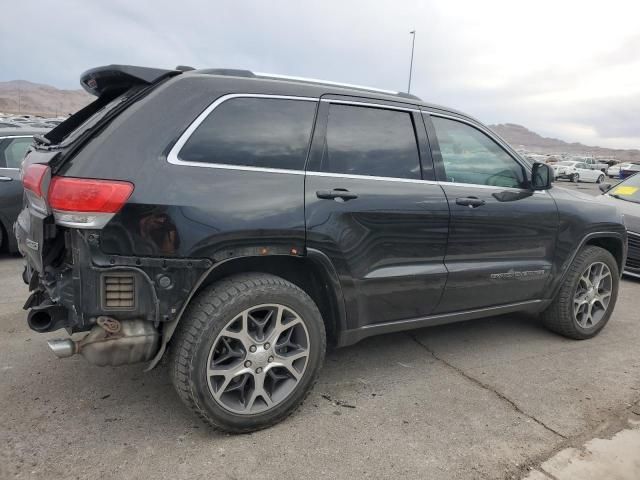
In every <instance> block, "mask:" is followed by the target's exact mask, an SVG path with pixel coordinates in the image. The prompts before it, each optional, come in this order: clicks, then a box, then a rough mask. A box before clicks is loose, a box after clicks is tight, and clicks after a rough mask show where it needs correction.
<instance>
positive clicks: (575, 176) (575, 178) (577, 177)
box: [571, 173, 580, 183]
mask: <svg viewBox="0 0 640 480" xmlns="http://www.w3.org/2000/svg"><path fill="white" fill-rule="evenodd" d="M571 181H572V182H573V183H578V182H579V181H580V175H579V174H577V173H574V174H573V175H571Z"/></svg>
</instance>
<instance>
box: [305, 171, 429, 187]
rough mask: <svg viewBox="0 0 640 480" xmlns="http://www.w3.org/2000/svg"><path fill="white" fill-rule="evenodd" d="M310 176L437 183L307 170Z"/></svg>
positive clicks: (416, 179)
mask: <svg viewBox="0 0 640 480" xmlns="http://www.w3.org/2000/svg"><path fill="white" fill-rule="evenodd" d="M306 173H307V175H309V176H310V177H330V178H352V179H354V180H374V181H377V182H397V183H425V184H428V185H438V184H439V182H437V181H435V180H422V179H420V178H400V177H376V176H373V175H357V174H351V173H334V172H316V171H313V170H308V171H307V172H306Z"/></svg>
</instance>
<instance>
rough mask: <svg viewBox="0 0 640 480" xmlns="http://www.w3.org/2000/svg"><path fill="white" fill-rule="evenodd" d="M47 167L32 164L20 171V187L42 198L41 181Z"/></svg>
mask: <svg viewBox="0 0 640 480" xmlns="http://www.w3.org/2000/svg"><path fill="white" fill-rule="evenodd" d="M47 170H49V167H47V166H46V165H43V164H41V163H32V164H31V165H29V166H27V168H26V169H25V170H23V171H22V185H23V186H24V188H26V189H27V190H30V191H32V192H33V193H35V194H36V195H37V196H39V197H42V181H43V180H44V177H45V175H46V174H47Z"/></svg>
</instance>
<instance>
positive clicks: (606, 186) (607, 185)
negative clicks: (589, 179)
mask: <svg viewBox="0 0 640 480" xmlns="http://www.w3.org/2000/svg"><path fill="white" fill-rule="evenodd" d="M611 187H613V185H611V184H610V183H601V184H600V185H598V188H599V189H600V191H601V192H602V193H607V192H608V191H609V190H611Z"/></svg>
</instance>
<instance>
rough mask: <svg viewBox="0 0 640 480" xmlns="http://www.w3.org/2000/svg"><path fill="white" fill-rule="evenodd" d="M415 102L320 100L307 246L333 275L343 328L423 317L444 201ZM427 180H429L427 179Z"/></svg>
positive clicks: (430, 300)
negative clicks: (408, 104)
mask: <svg viewBox="0 0 640 480" xmlns="http://www.w3.org/2000/svg"><path fill="white" fill-rule="evenodd" d="M421 163H422V164H423V165H425V170H426V172H427V173H426V175H427V176H428V175H432V174H433V167H432V161H431V157H430V153H429V148H428V143H427V137H426V131H425V127H424V123H423V120H422V117H421V115H420V112H418V111H417V110H416V109H413V110H412V109H410V108H405V107H401V106H391V105H375V106H374V105H371V104H362V103H359V102H347V101H344V100H343V101H340V100H335V99H333V100H328V99H323V100H322V102H321V108H320V112H319V116H318V121H317V123H316V129H315V134H314V140H313V145H312V150H311V155H310V159H309V164H308V168H307V172H306V181H305V216H306V228H307V247H308V248H313V249H316V250H320V251H322V252H323V253H324V254H326V255H327V256H328V257H329V258H330V259H331V261H332V263H333V265H334V266H335V268H336V270H337V273H338V275H339V278H340V281H341V284H342V288H343V293H344V298H345V302H346V305H345V306H346V310H347V317H348V318H347V322H348V328H349V329H355V328H357V327H361V326H364V325H369V324H374V323H380V322H392V321H399V320H403V319H409V318H415V317H421V316H425V315H428V314H429V313H431V312H432V311H433V310H434V309H435V308H436V306H437V304H438V302H439V301H440V297H441V294H442V290H443V287H444V284H445V281H446V269H445V267H444V263H443V260H444V254H445V248H446V241H447V232H448V222H449V207H448V205H447V201H446V198H445V196H444V193H443V191H442V188H441V187H440V186H439V185H438V184H437V183H436V182H435V181H428V180H424V179H423V174H422V169H421ZM432 180H433V179H432Z"/></svg>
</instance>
